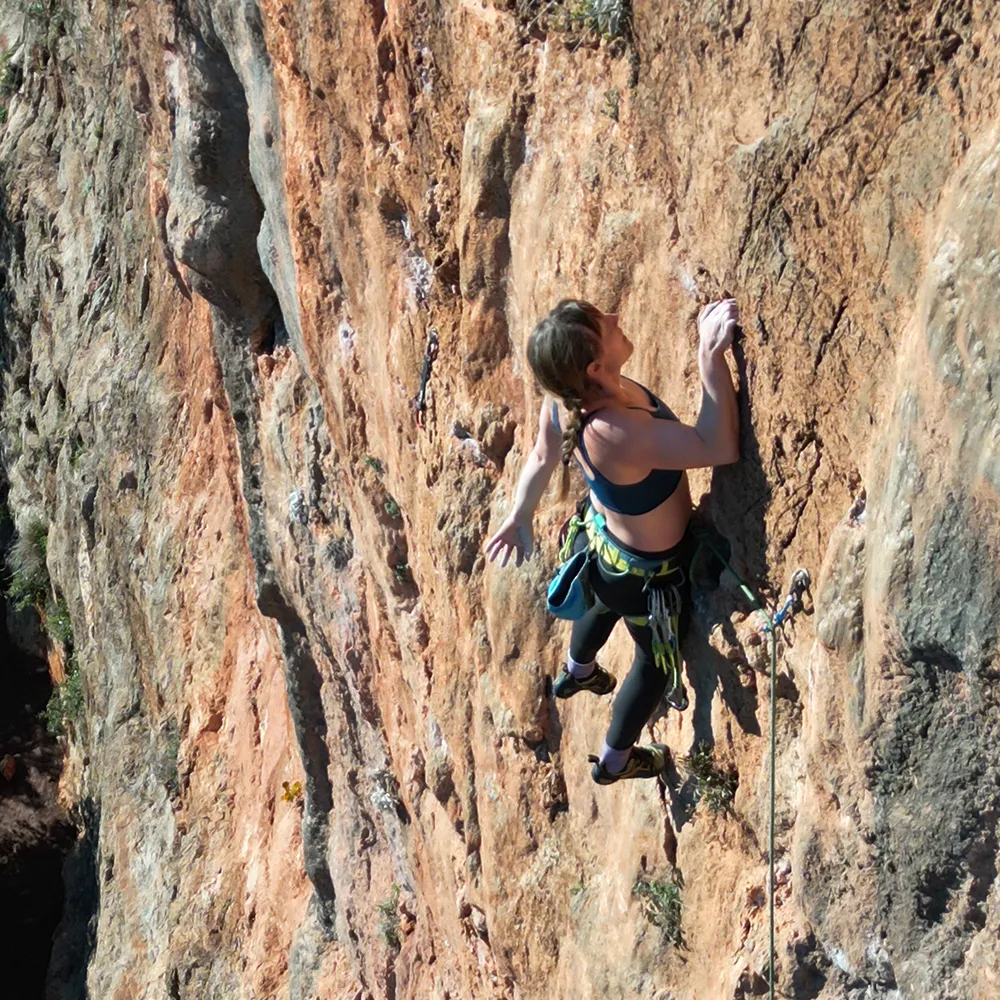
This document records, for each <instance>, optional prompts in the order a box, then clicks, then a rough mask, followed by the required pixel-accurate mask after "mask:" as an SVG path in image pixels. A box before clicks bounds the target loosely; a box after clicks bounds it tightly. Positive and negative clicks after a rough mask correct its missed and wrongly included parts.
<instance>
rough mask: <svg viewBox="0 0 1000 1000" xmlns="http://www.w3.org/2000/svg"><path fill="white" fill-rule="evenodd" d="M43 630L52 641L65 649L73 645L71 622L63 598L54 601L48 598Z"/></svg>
mask: <svg viewBox="0 0 1000 1000" xmlns="http://www.w3.org/2000/svg"><path fill="white" fill-rule="evenodd" d="M45 631H46V632H48V633H49V638H51V639H52V641H53V642H54V643H57V644H58V645H60V646H63V647H65V648H67V649H70V648H72V646H73V622H72V621H71V620H70V617H69V608H68V607H67V606H66V601H65V599H64V598H62V597H60V598H59V600H57V601H54V600H52V599H51V598H49V601H48V603H47V604H46V605H45Z"/></svg>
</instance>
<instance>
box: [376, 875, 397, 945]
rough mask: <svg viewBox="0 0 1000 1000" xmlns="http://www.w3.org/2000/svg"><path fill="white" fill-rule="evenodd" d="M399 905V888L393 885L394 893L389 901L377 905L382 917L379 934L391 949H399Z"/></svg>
mask: <svg viewBox="0 0 1000 1000" xmlns="http://www.w3.org/2000/svg"><path fill="white" fill-rule="evenodd" d="M398 905H399V886H398V885H396V883H395V882H393V883H392V892H391V893H390V894H389V898H388V899H383V900H382V902H381V903H377V904H376V906H375V908H376V909H377V910H378V912H379V914H380V916H379V921H378V933H379V936H380V937H381V938H382V940H383V941H384V942H385V943H386V944H387V945H388V946H389V947H390V948H398V947H399V913H398V912H397V909H396V907H397V906H398Z"/></svg>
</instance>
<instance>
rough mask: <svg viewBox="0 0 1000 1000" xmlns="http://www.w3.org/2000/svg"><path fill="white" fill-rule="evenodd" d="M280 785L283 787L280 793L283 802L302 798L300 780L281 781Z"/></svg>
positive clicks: (296, 800)
mask: <svg viewBox="0 0 1000 1000" xmlns="http://www.w3.org/2000/svg"><path fill="white" fill-rule="evenodd" d="M281 787H282V788H283V789H284V791H283V792H282V793H281V799H282V801H283V802H298V801H299V800H300V799H301V798H302V782H301V781H283V782H282V783H281Z"/></svg>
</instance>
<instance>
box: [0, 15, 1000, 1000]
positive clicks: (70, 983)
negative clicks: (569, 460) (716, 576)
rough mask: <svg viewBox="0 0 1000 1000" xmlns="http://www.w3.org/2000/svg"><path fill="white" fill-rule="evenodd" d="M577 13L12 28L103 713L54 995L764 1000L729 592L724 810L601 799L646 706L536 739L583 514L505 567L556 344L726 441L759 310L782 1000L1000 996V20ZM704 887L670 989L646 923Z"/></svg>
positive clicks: (13, 244) (757, 853) (39, 304)
mask: <svg viewBox="0 0 1000 1000" xmlns="http://www.w3.org/2000/svg"><path fill="white" fill-rule="evenodd" d="M36 7H44V10H40V9H39V10H36ZM571 7H572V8H574V9H576V5H573V4H569V3H566V4H565V5H563V4H561V3H559V2H555V3H543V2H535V0H463V2H456V3H436V2H434V0H411V2H402V0H401V2H399V3H385V2H383V0H374V2H367V0H346V2H344V3H340V4H322V3H321V4H315V3H312V4H307V3H301V2H290V3H274V2H272V0H260V3H257V2H254V0H164V2H162V3H157V4H145V5H138V6H130V5H122V4H119V3H117V2H112V3H108V2H106V0H95V2H94V3H93V4H91V5H89V6H87V5H82V4H75V5H72V6H65V7H63V6H60V5H58V4H46V5H35V6H34V7H31V8H30V10H29V9H28V8H25V10H27V11H28V12H27V13H24V12H22V11H21V10H19V9H15V10H14V11H7V12H4V13H2V14H0V42H2V43H3V49H4V51H5V52H6V55H5V56H3V59H2V62H0V92H2V94H3V96H2V98H0V107H3V108H4V109H5V116H4V117H5V123H4V124H3V125H2V126H0V164H2V168H0V173H2V180H0V199H2V202H0V211H2V226H0V262H2V273H3V284H2V339H3V397H2V416H3V424H2V442H3V462H4V467H5V470H6V476H7V478H8V479H9V482H10V497H9V506H10V510H11V512H12V516H13V518H14V520H15V521H16V523H17V525H18V527H19V529H20V530H21V531H22V532H23V531H25V530H27V528H26V526H27V525H28V523H29V520H30V519H32V518H40V519H41V520H42V522H43V523H44V524H45V525H46V526H47V528H48V535H47V546H46V552H47V556H46V558H47V569H48V575H49V581H50V582H49V587H50V589H51V597H52V599H53V600H57V599H59V598H62V599H63V600H65V602H66V606H67V608H68V611H69V616H70V620H71V622H72V640H71V642H70V644H69V645H71V647H72V650H73V654H74V660H73V662H74V663H77V664H78V665H79V666H78V669H79V672H80V679H81V681H82V689H83V695H84V704H85V707H84V712H83V716H82V718H81V720H80V721H79V724H78V725H76V726H75V727H73V736H72V739H70V740H68V741H67V752H68V756H67V762H66V770H65V773H64V779H63V792H64V795H65V797H66V798H67V800H68V801H71V802H73V803H75V804H76V807H77V813H78V815H80V816H81V817H82V829H81V834H80V839H79V841H78V843H77V845H76V847H75V848H74V850H73V852H72V853H71V855H70V857H69V859H68V862H67V865H66V868H65V878H66V891H67V905H66V909H65V912H64V916H63V922H62V924H61V926H60V929H59V931H58V933H57V935H56V940H55V945H54V950H53V957H52V963H51V966H50V970H49V979H48V987H47V995H48V997H49V998H51V1000H62V998H66V1000H69V998H75V997H80V996H83V995H89V996H92V997H100V998H102V1000H105V998H107V1000H114V998H122V1000H124V998H133V997H150V998H152V997H170V998H174V1000H187V998H195V997H197V998H203V997H218V998H223V997H225V998H230V997H232V998H236V997H246V996H250V995H252V996H256V997H277V996H283V997H284V996H288V997H291V998H294V1000H305V998H307V997H346V998H357V1000H361V998H383V997H396V998H419V1000H425V998H426V1000H445V998H452V1000H458V998H462V1000H473V998H486V997H490V998H511V1000H512V998H515V997H517V998H524V1000H528V998H551V997H571V996H572V997H620V998H626V997H627V998H632V997H653V998H657V1000H666V998H668V997H669V998H673V1000H706V998H713V1000H714V998H722V1000H745V998H748V997H752V996H759V995H763V994H766V992H767V984H766V976H767V906H766V883H767V863H766V847H767V828H768V810H767V804H768V795H767V773H768V736H769V732H768V712H769V706H768V686H767V679H766V671H767V668H768V664H767V660H766V657H765V654H764V649H765V647H762V646H760V645H754V644H753V642H754V636H753V633H754V630H755V627H756V626H755V623H754V621H753V620H752V619H745V616H746V613H747V611H748V606H747V605H746V602H745V601H744V599H743V598H742V596H741V595H740V592H739V590H738V588H737V587H736V586H735V585H734V584H732V583H731V582H726V583H725V584H724V586H723V587H722V588H721V589H718V590H715V591H712V592H709V591H703V592H702V593H701V594H700V596H699V598H698V604H697V616H696V617H697V627H696V628H695V629H694V635H693V637H692V639H691V642H690V645H689V648H688V649H687V650H686V656H687V660H688V672H689V681H690V685H691V687H692V688H693V696H694V697H693V704H692V707H691V709H689V711H688V712H687V713H685V715H684V716H683V717H679V716H677V714H676V713H669V714H666V715H663V716H662V717H659V718H657V719H656V720H655V721H654V723H653V725H652V727H651V728H652V732H653V734H654V735H655V736H656V737H657V738H658V739H661V740H663V741H665V742H666V743H668V744H669V745H670V747H671V748H672V750H673V753H674V756H675V758H676V759H678V760H679V759H680V758H681V757H682V756H683V755H684V754H687V753H688V752H689V751H690V750H691V749H692V747H693V746H694V745H695V744H696V743H699V742H709V743H712V744H714V746H715V757H716V760H717V761H718V762H720V764H721V765H723V766H724V767H727V768H730V769H731V772H732V774H733V775H735V776H736V779H737V787H736V792H735V796H734V798H733V801H732V803H731V807H730V809H729V811H728V812H724V813H721V814H713V813H712V812H711V811H710V810H709V809H708V808H707V806H706V803H705V802H704V801H701V802H699V803H697V805H696V804H695V802H694V795H693V789H694V784H695V783H694V779H691V778H689V777H687V776H686V773H685V772H684V770H683V768H682V769H681V771H680V773H679V774H675V775H673V778H674V779H675V780H673V781H672V783H671V787H670V789H668V790H667V791H666V792H663V791H660V790H659V789H658V787H657V786H656V785H655V784H654V783H630V784H629V785H628V786H626V787H612V788H599V787H598V786H596V785H594V784H593V783H592V781H591V779H590V777H589V773H588V769H587V766H586V763H585V757H586V753H587V752H588V751H592V750H594V749H596V747H597V746H599V743H600V739H601V737H602V735H603V732H604V729H605V726H606V721H607V717H608V712H609V706H608V704H607V703H606V702H605V701H598V700H597V699H592V700H590V701H589V702H588V701H587V700H586V699H584V698H582V697H581V698H577V699H574V700H573V701H572V702H571V703H565V704H564V703H560V705H559V707H558V709H557V708H556V706H555V704H554V703H553V701H552V698H551V693H550V688H549V678H550V677H551V676H552V675H553V674H554V672H555V670H556V667H557V665H558V663H559V660H560V658H561V657H562V655H563V653H564V649H565V642H566V633H565V631H564V626H562V625H557V624H554V623H553V621H552V620H551V619H550V618H548V617H547V616H546V614H545V612H544V605H543V603H542V600H541V597H542V594H543V590H544V586H545V584H546V582H547V578H548V576H549V574H550V572H551V568H552V565H553V562H554V559H555V548H556V545H555V534H556V531H557V528H558V526H559V525H560V524H561V523H562V521H563V520H564V518H565V517H566V516H567V514H568V511H569V504H568V503H566V504H556V503H553V502H551V498H548V499H546V501H544V502H543V505H542V507H541V509H540V511H539V514H538V517H537V518H536V532H537V536H538V539H539V555H538V557H537V558H535V559H533V560H532V561H530V562H528V563H526V564H525V565H524V566H523V567H521V568H520V569H515V568H513V567H512V566H508V567H507V568H505V569H500V568H499V567H497V566H495V565H490V564H487V563H486V562H485V560H484V558H483V556H482V554H481V549H482V544H483V542H484V540H485V538H486V537H487V533H488V531H489V530H490V527H491V525H492V526H495V525H497V524H498V523H499V521H500V519H501V518H502V516H503V514H504V512H505V511H506V510H507V509H508V508H509V505H510V503H511V500H512V497H513V491H514V487H515V484H516V481H517V476H518V473H519V470H520V467H521V463H522V461H523V460H524V458H525V457H526V455H527V454H528V451H529V450H530V448H531V447H532V444H533V441H534V435H535V414H536V412H537V409H538V405H539V397H538V395H537V392H536V391H535V389H534V388H533V386H532V385H531V379H530V373H529V372H528V371H527V370H526V365H525V362H524V360H523V343H524V340H525V338H526V336H527V334H528V333H529V331H530V329H531V327H532V325H533V324H534V322H535V320H536V319H537V317H538V316H539V315H540V314H542V313H544V312H545V311H546V310H547V309H548V308H549V307H550V306H551V305H552V304H553V303H554V302H555V301H556V300H558V299H559V298H561V297H564V296H569V295H577V296H582V297H586V298H589V299H591V300H593V301H595V302H597V303H598V304H599V305H602V306H604V307H605V308H609V309H610V308H612V307H613V306H616V305H619V304H620V305H621V311H622V317H623V319H622V321H623V325H624V326H625V327H626V329H627V330H628V331H629V334H630V336H631V337H632V338H633V340H634V341H635V342H636V345H637V350H636V355H635V359H634V362H633V367H632V370H631V372H630V373H631V374H632V375H634V376H635V377H636V378H639V379H641V380H642V381H644V382H646V383H647V384H649V385H651V386H653V387H654V388H655V389H656V390H657V391H658V392H659V393H660V395H662V396H663V397H664V398H665V399H667V400H668V402H670V403H671V405H672V406H673V407H674V408H675V409H676V410H677V411H678V412H679V413H680V414H681V415H682V416H683V417H684V418H686V419H691V418H693V416H694V414H695V413H696V411H697V406H698V402H699V398H700V389H699V385H698V379H697V368H696V365H695V363H694V343H695V334H694V316H695V314H696V311H697V308H698V307H699V305H700V304H701V303H702V302H704V301H705V300H706V299H707V298H710V297H716V296H718V295H719V294H721V293H723V292H727V293H732V294H735V295H736V297H737V298H738V300H739V303H740V306H741V310H742V314H743V317H744V327H745V334H744V337H743V338H742V339H741V341H740V342H739V343H738V344H737V346H736V348H735V350H734V361H735V369H736V374H737V375H738V378H739V383H740V398H741V426H742V430H741V435H742V439H741V455H742V457H741V461H740V462H739V463H738V464H736V465H734V466H730V467H725V468H721V469H719V470H717V471H715V472H714V473H709V472H699V473H695V474H693V475H692V488H693V492H694V494H695V496H696V500H698V499H701V500H703V503H702V507H703V513H704V514H705V515H706V516H708V517H709V518H710V519H711V520H712V521H713V522H714V524H715V527H716V528H717V529H718V530H719V531H721V532H722V534H724V535H725V536H726V537H727V538H728V539H729V540H730V542H731V544H732V547H733V553H734V556H733V558H734V563H735V565H736V567H737V568H738V569H739V570H740V572H741V573H742V574H743V575H745V576H746V577H747V578H748V579H750V580H751V581H752V582H753V583H754V585H755V586H756V587H758V588H759V589H762V590H763V592H764V594H765V595H766V596H767V597H768V598H769V599H770V600H771V601H772V602H777V601H778V600H780V598H781V596H782V594H783V592H784V589H785V587H786V586H787V583H788V579H789V577H790V575H791V573H792V571H793V570H794V569H795V568H796V567H798V566H806V567H808V568H809V569H810V570H811V571H812V576H813V580H814V586H813V599H814V609H813V614H812V615H811V616H810V615H800V616H798V617H797V618H796V619H795V620H794V622H793V623H792V625H790V626H788V627H787V628H786V629H785V630H784V633H783V637H782V639H781V640H780V642H779V677H778V702H777V706H776V708H777V726H776V730H775V736H776V739H777V745H778V754H777V759H776V762H777V773H778V785H777V844H778V853H779V866H778V878H777V937H776V942H777V970H778V982H779V989H780V991H781V993H782V995H786V996H794V997H797V998H813V1000H815V998H820V1000H833V998H838V1000H839V998H843V1000H875V998H883V1000H889V998H892V1000H903V998H906V1000H910V998H913V1000H930V998H935V1000H946V998H948V1000H985V998H987V997H993V996H996V995H997V992H998V990H1000V973H998V972H997V969H998V968H1000V945H998V932H1000V887H998V886H1000V883H998V879H997V864H998V858H997V852H998V840H997V823H998V817H1000V751H998V750H997V747H998V745H1000V743H998V740H1000V709H998V705H997V696H998V679H1000V672H998V668H1000V652H998V643H997V639H998V626H997V622H998V620H1000V571H998V568H997V567H998V565H1000V563H998V558H997V557H998V548H1000V528H998V517H997V509H998V496H1000V444H998V426H1000V422H998V413H997V407H998V396H997V384H998V380H1000V335H998V333H997V324H996V316H997V315H998V314H1000V250H998V247H1000V231H998V230H1000V227H998V222H997V204H998V201H1000V175H998V164H1000V159H998V153H997V150H998V142H1000V117H998V103H997V102H998V96H1000V72H998V69H1000V67H998V57H1000V29H998V27H997V23H996V21H995V18H994V16H993V9H992V6H991V5H989V4H981V3H973V2H969V0H910V2H903V0H892V2H888V3H881V4H867V3H862V2H860V0H850V2H833V0H817V2H816V3H813V4H803V3H798V2H795V0H779V2H775V3H772V4H763V5H751V4H749V3H745V2H730V3H715V2H709V0H704V2H686V3H677V4H654V3H646V2H643V3H639V2H636V3H635V4H634V9H633V12H632V28H631V32H630V33H629V34H628V36H627V37H625V38H618V39H614V40H608V39H604V40H603V41H602V40H600V39H598V38H597V36H596V34H595V33H594V32H593V31H592V30H590V29H588V28H587V26H586V25H585V24H584V25H581V24H580V22H579V21H577V22H572V21H570V20H569V19H568V14H567V11H568V10H569V9H570V8H571ZM433 337H436V338H437V341H438V343H439V350H438V353H437V355H436V357H435V356H434V355H433V352H428V351H427V348H428V345H429V343H430V342H431V339H432V338H433ZM425 352H426V353H425ZM422 375H425V376H426V386H425V387H424V386H423V385H422V382H423V381H424V379H423V378H422ZM422 389H425V391H423V392H422V391H421V390H422ZM418 399H420V400H422V401H423V405H417V404H416V401H417V400H418ZM64 642H66V640H65V639H62V640H59V643H64ZM59 643H56V644H55V645H58V644H59ZM67 648H69V646H67ZM54 652H55V648H54V647H53V653H54ZM630 657H631V651H630V649H629V644H628V642H627V637H626V636H625V635H624V633H623V634H621V635H616V636H615V637H614V638H613V640H612V642H611V644H610V645H609V646H608V648H607V651H606V654H605V662H606V663H607V665H608V666H609V667H610V668H611V669H612V670H613V671H614V672H615V673H617V674H619V676H621V675H622V673H623V671H624V670H625V669H627V665H628V662H629V660H630ZM762 657H764V658H763V659H762ZM761 670H763V674H762V673H761ZM57 679H58V678H57ZM674 866H676V869H677V871H678V872H679V873H680V877H681V880H682V889H681V892H682V899H683V910H682V923H681V934H682V936H683V946H682V947H677V946H670V945H668V944H667V943H665V941H664V937H663V935H662V933H661V930H660V929H659V928H657V927H656V926H654V925H653V924H652V923H651V922H650V920H649V917H650V916H651V915H652V916H655V913H652V911H651V910H650V907H649V905H648V904H647V905H645V906H644V904H643V902H642V900H641V899H640V898H639V895H638V894H637V893H636V892H635V891H634V887H635V886H636V884H637V882H638V881H641V880H643V879H645V880H646V881H661V882H662V880H664V879H666V878H667V877H668V876H669V875H670V872H671V871H672V870H673V868H674Z"/></svg>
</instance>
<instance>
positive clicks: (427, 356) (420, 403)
mask: <svg viewBox="0 0 1000 1000" xmlns="http://www.w3.org/2000/svg"><path fill="white" fill-rule="evenodd" d="M437 354H438V333H437V330H435V329H434V327H431V328H430V332H429V333H428V335H427V347H426V349H425V350H424V367H423V369H422V370H421V372H420V391H419V392H418V393H417V398H416V399H415V400H414V403H413V410H414V413H415V415H416V420H417V426H418V427H419V428H420V429H421V430H423V429H424V426H425V423H424V414H425V413H426V412H427V383H428V382H429V381H430V378H431V367H432V366H433V364H434V360H435V359H436V358H437Z"/></svg>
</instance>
